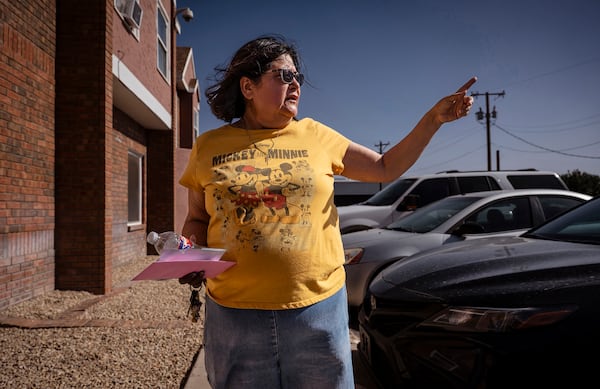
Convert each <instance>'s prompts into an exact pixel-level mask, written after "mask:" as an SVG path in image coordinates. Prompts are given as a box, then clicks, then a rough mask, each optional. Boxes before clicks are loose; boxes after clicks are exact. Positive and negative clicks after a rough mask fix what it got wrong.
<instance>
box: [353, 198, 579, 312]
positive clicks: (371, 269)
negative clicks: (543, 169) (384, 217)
mask: <svg viewBox="0 0 600 389" xmlns="http://www.w3.org/2000/svg"><path fill="white" fill-rule="evenodd" d="M590 198H591V196H588V195H586V194H583V193H578V192H572V191H565V190H558V189H519V190H510V191H507V190H505V191H489V192H475V193H469V194H464V195H456V196H450V197H446V198H444V199H441V200H439V201H436V202H434V203H431V204H429V205H427V206H425V207H423V208H419V209H417V210H416V211H414V212H413V213H412V214H410V215H408V216H406V217H403V218H402V219H399V220H397V221H395V222H393V223H391V224H389V225H388V226H386V227H385V228H373V229H370V230H365V231H358V232H353V233H349V234H344V235H342V242H343V244H344V253H345V264H344V266H345V269H346V289H347V293H348V306H349V308H350V311H351V316H354V317H356V313H357V311H358V309H359V308H360V304H362V301H363V298H364V295H365V293H366V292H367V288H368V285H369V283H370V282H371V280H372V279H373V278H374V277H375V275H377V273H379V272H380V271H381V270H382V269H384V268H385V267H386V266H389V265H390V264H391V263H393V262H395V261H397V260H398V259H400V258H404V257H407V256H409V255H412V254H415V253H417V252H419V251H422V250H426V249H431V248H434V247H438V246H441V245H446V244H449V243H453V242H460V241H462V240H466V239H479V238H483V237H489V236H491V235H519V234H520V233H523V232H525V231H527V230H528V229H530V228H532V227H534V226H537V225H539V224H541V223H542V222H543V221H545V220H547V219H549V218H551V217H553V216H554V215H556V214H557V213H561V212H564V211H566V210H568V209H570V208H572V207H574V206H576V205H578V204H580V203H582V202H584V201H586V200H589V199H590Z"/></svg>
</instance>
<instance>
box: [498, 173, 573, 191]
mask: <svg viewBox="0 0 600 389" xmlns="http://www.w3.org/2000/svg"><path fill="white" fill-rule="evenodd" d="M506 178H507V179H508V182H510V183H511V184H512V186H513V188H515V189H537V188H548V189H568V188H567V187H566V186H565V185H563V184H562V182H561V181H560V180H559V179H558V178H556V176H553V175H551V174H517V175H512V174H509V175H508V176H507V177H506Z"/></svg>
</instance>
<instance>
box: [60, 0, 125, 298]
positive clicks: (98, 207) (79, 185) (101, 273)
mask: <svg viewBox="0 0 600 389" xmlns="http://www.w3.org/2000/svg"><path fill="white" fill-rule="evenodd" d="M57 4H58V12H57V55H56V69H57V71H56V82H57V90H56V140H57V142H56V230H55V250H56V284H55V286H56V288H57V289H71V290H86V291H89V292H91V293H96V294H103V293H106V292H108V291H109V290H110V287H111V285H110V282H111V275H110V267H111V264H110V263H109V262H106V261H107V260H110V256H108V255H107V254H108V253H110V250H111V243H112V241H111V236H112V235H111V231H110V228H109V226H110V220H109V219H108V217H109V215H110V212H111V207H112V206H113V202H112V199H111V198H110V197H107V194H110V193H112V192H111V188H110V186H111V180H110V175H112V174H113V171H112V166H111V163H112V161H111V159H110V158H109V153H108V150H110V147H111V145H112V142H113V139H112V136H111V133H110V132H111V131H110V128H111V126H112V122H111V121H112V119H111V118H112V100H110V96H111V94H110V91H111V89H112V77H111V66H110V65H107V64H110V63H111V59H110V58H107V56H108V57H110V54H107V52H108V53H110V42H111V40H110V37H107V35H108V34H109V32H108V31H107V29H106V25H107V20H106V18H107V16H109V17H110V16H112V14H108V15H107V12H106V8H107V2H105V1H103V0H102V1H101V0H93V1H86V3H85V7H83V6H81V3H80V2H78V1H75V0H62V1H60V2H58V3H57ZM107 67H108V69H107ZM107 230H108V231H107Z"/></svg>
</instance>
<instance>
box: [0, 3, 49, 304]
mask: <svg viewBox="0 0 600 389" xmlns="http://www.w3.org/2000/svg"><path fill="white" fill-rule="evenodd" d="M55 15H56V9H55V7H54V1H45V2H44V1H19V2H14V1H11V0H0V309H1V308H4V307H7V306H9V305H13V304H16V303H18V302H20V301H23V300H27V299H29V298H31V297H33V296H37V295H40V294H43V293H45V292H47V291H50V290H52V289H54V243H53V237H54V235H53V234H54V233H53V230H54V222H55V220H54V214H55V208H54V186H55V181H54V158H55V157H54V152H55V146H54V144H55V139H54V95H55V81H54V58H55V46H54V42H55V40H54V37H55V34H56V24H55V20H56V18H55Z"/></svg>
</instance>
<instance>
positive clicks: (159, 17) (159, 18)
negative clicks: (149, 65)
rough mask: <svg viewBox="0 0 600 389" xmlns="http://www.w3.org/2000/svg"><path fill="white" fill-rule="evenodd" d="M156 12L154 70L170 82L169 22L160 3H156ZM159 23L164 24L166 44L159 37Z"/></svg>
mask: <svg viewBox="0 0 600 389" xmlns="http://www.w3.org/2000/svg"><path fill="white" fill-rule="evenodd" d="M157 4H158V5H157V12H156V42H157V43H156V68H157V69H158V71H159V72H160V74H161V75H162V76H163V77H164V78H165V79H166V80H167V82H169V81H170V73H171V72H170V68H171V61H170V60H169V58H170V52H171V50H170V45H171V23H170V22H169V20H170V19H169V17H168V14H167V11H165V9H164V8H163V6H162V4H161V3H160V2H158V3H157ZM161 22H164V31H163V33H164V35H165V36H164V39H165V40H166V42H163V37H162V36H161V31H160V30H161V29H162V28H161ZM162 51H164V62H165V63H164V67H165V68H164V69H162V68H161V55H163V53H162Z"/></svg>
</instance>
